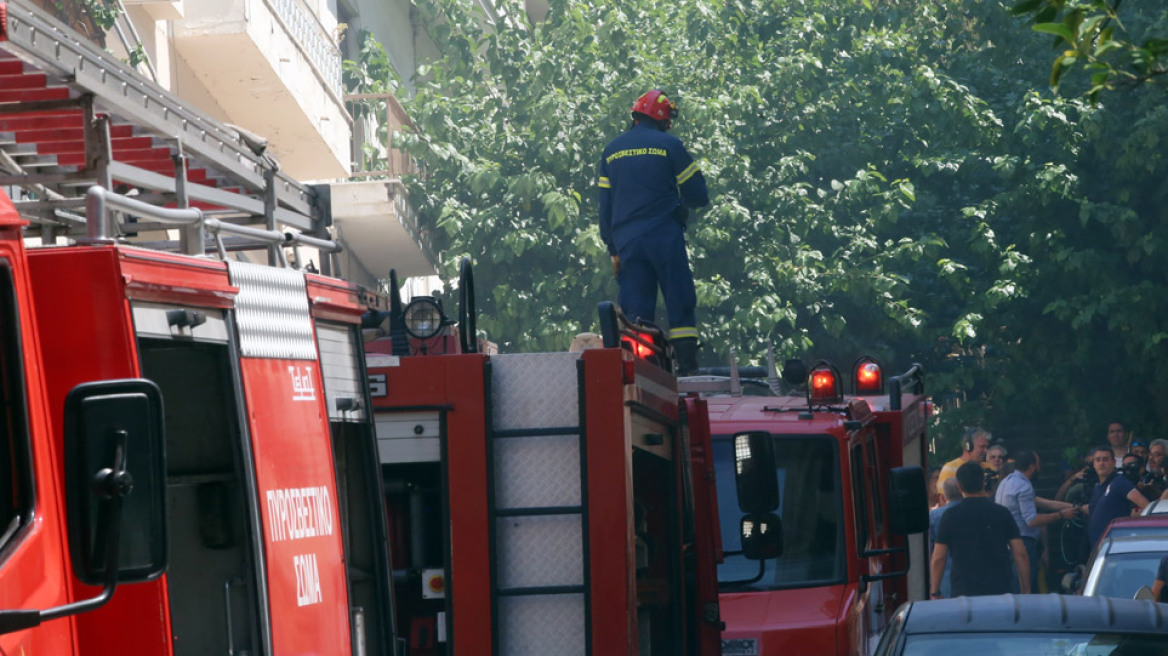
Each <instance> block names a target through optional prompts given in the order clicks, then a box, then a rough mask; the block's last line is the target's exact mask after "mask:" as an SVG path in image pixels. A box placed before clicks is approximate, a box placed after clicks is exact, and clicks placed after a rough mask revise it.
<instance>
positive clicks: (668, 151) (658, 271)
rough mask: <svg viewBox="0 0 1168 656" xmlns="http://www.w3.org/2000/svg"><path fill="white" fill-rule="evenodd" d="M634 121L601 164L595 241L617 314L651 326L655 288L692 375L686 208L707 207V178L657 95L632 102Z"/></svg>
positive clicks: (692, 297) (682, 364)
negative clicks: (612, 283) (616, 295)
mask: <svg viewBox="0 0 1168 656" xmlns="http://www.w3.org/2000/svg"><path fill="white" fill-rule="evenodd" d="M632 114H633V124H632V126H631V127H630V128H629V129H628V130H627V131H626V132H625V133H624V134H621V135H620V136H619V137H617V138H616V139H613V140H612V142H610V143H609V144H608V146H606V147H605V149H604V155H603V157H602V158H601V161H600V179H599V182H598V185H599V187H600V237H601V239H603V240H604V243H605V245H606V246H607V247H608V254H609V255H610V256H611V257H612V273H613V276H615V277H616V279H617V283H618V284H619V285H620V306H621V311H623V312H624V314H625V316H626V317H628V318H629V319H630V320H633V321H637V320H643V321H650V322H651V321H653V317H654V313H655V312H656V310H657V288H658V287H660V288H661V294H662V296H663V297H664V298H665V308H666V310H668V312H669V339H670V341H671V342H672V343H673V348H674V353H675V354H676V357H677V369H678V374H679V375H683V376H684V375H688V374H692V373H695V372H696V370H697V365H698V329H697V319H696V316H695V309H696V307H697V294H696V292H695V291H694V282H693V272H692V271H691V270H690V266H689V259H688V257H687V256H686V252H685V225H686V222H687V220H688V217H689V210H690V208H698V207H703V206H705V205H708V204H709V202H710V199H709V194H708V192H707V191H706V180H705V178H704V177H703V176H702V172H701V171H700V170H699V169H698V163H697V162H695V161H694V160H693V158H692V157H690V154H689V152H688V151H686V149H685V146H683V145H682V143H681V140H680V139H678V138H677V137H675V136H673V135H671V134H668V131H669V129H670V128H672V127H673V119H675V118H677V105H676V104H675V103H674V102H673V101H672V100H670V99H669V98H668V97H666V96H665V94H664V93H662V92H661V91H659V90H653V91H650V92H648V93H646V94H645V95H643V96H641V97H640V98H638V99H637V102H635V103H633V108H632Z"/></svg>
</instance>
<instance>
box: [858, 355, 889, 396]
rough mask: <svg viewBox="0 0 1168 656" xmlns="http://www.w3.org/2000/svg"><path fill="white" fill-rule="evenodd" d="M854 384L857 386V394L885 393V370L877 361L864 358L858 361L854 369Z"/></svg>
mask: <svg viewBox="0 0 1168 656" xmlns="http://www.w3.org/2000/svg"><path fill="white" fill-rule="evenodd" d="M852 382H853V383H854V384H855V386H856V394H868V395H870V394H882V393H884V370H883V369H881V368H880V363H878V362H876V360H875V359H873V358H871V357H868V356H864V357H862V358H860V359H859V360H856V364H855V366H853V367H852Z"/></svg>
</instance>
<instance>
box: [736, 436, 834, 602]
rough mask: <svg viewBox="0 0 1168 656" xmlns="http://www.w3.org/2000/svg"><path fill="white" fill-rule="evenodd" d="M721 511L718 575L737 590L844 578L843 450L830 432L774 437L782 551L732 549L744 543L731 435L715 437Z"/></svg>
mask: <svg viewBox="0 0 1168 656" xmlns="http://www.w3.org/2000/svg"><path fill="white" fill-rule="evenodd" d="M714 465H715V467H716V475H717V485H718V514H719V518H720V520H721V524H722V547H723V549H725V551H726V553H727V555H726V558H725V560H724V561H723V563H722V564H721V565H719V566H718V581H719V582H720V583H722V584H724V585H723V587H724V588H729V589H735V590H744V589H746V590H772V589H777V588H800V587H812V586H818V585H826V584H831V583H836V582H839V581H841V580H842V579H843V577H844V559H843V555H844V554H843V525H844V524H843V521H842V517H843V508H842V506H841V500H840V491H839V488H840V476H839V456H838V455H837V451H836V445H835V439H834V438H832V437H830V436H785V435H784V436H782V437H776V438H775V467H776V469H777V471H778V475H779V491H780V494H779V499H780V505H779V509H778V510H777V511H775V514H777V515H778V516H779V517H780V518H781V519H782V520H783V554H782V556H780V557H779V558H777V559H773V560H769V561H765V562H764V563H763V564H762V575H761V577H760V576H759V567H760V565H759V563H758V562H755V561H751V560H747V559H746V558H745V557H743V556H742V555H741V554H734V553H733V552H736V551H740V550H741V549H742V540H741V536H740V533H739V530H740V528H739V524H740V521H741V519H742V511H740V510H739V509H738V492H737V486H736V485H735V482H734V449H733V438H732V436H730V435H718V436H715V437H714Z"/></svg>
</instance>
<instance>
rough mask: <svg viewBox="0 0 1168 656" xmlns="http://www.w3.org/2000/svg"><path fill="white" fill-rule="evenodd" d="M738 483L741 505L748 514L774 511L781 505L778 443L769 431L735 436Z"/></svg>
mask: <svg viewBox="0 0 1168 656" xmlns="http://www.w3.org/2000/svg"><path fill="white" fill-rule="evenodd" d="M734 483H735V485H736V486H737V489H738V509H739V510H741V511H742V512H743V513H746V514H757V513H772V512H774V511H775V510H778V508H779V474H778V472H777V471H776V470H775V443H774V438H772V437H771V434H770V433H768V432H766V431H748V432H745V433H738V434H736V435H735V436H734Z"/></svg>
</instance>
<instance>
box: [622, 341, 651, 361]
mask: <svg viewBox="0 0 1168 656" xmlns="http://www.w3.org/2000/svg"><path fill="white" fill-rule="evenodd" d="M624 342H625V344H626V345H628V348H629V350H630V351H632V352H633V355H635V356H637V357H638V358H641V359H642V360H647V359H649V358H651V357H653V349H652V348H651V347H649V346H648V345H646V344H642V343H641V342H638V341H637V340H635V339H626V340H624Z"/></svg>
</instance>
